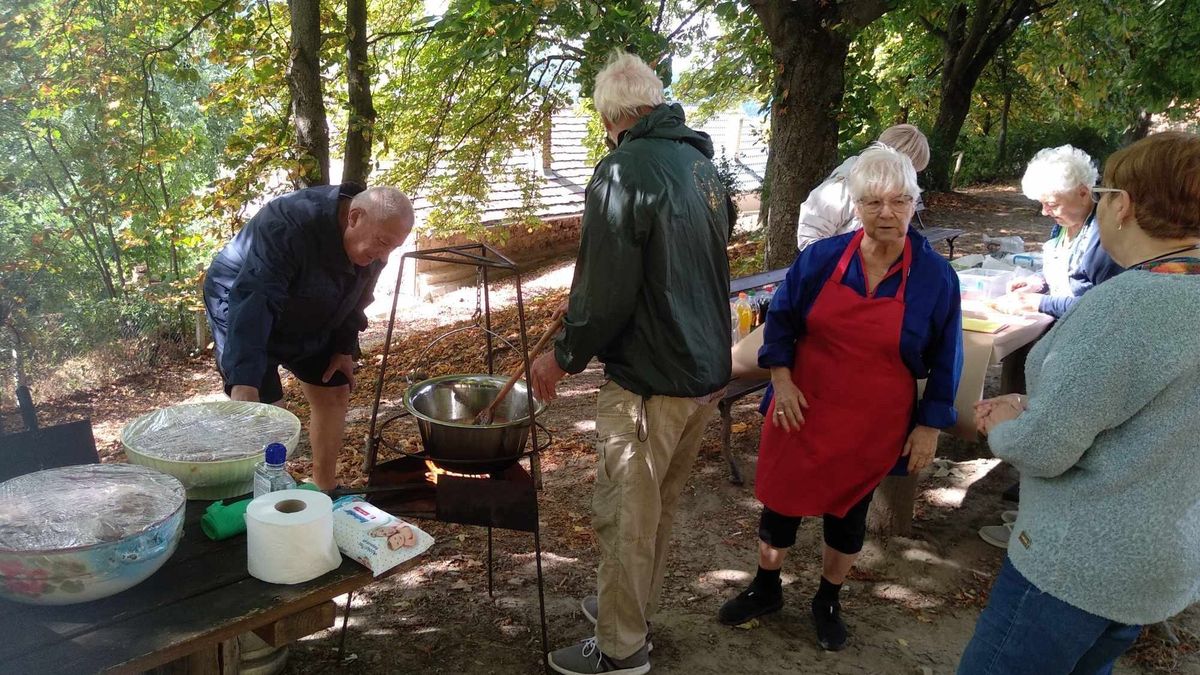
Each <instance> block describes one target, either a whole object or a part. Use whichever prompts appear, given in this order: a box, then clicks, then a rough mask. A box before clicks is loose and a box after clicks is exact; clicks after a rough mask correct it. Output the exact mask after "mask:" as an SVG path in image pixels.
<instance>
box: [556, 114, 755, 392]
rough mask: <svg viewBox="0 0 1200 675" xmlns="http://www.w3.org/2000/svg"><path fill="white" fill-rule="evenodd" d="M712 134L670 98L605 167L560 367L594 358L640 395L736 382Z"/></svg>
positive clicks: (586, 224) (597, 180) (589, 214)
mask: <svg viewBox="0 0 1200 675" xmlns="http://www.w3.org/2000/svg"><path fill="white" fill-rule="evenodd" d="M712 156H713V144H712V140H711V139H710V138H709V137H708V134H705V133H703V132H699V131H694V130H692V129H690V128H688V127H687V126H685V125H684V115H683V108H682V107H681V106H679V105H678V104H674V105H666V104H664V105H660V106H657V107H656V108H654V109H653V110H652V111H650V112H649V113H648V114H646V116H645V117H643V118H642V119H641V120H639V121H638V122H637V124H636V125H634V126H633V127H632V128H631V129H629V130H628V131H626V132H624V133H623V134H622V135H621V138H620V142H619V144H618V146H617V149H616V150H614V151H612V152H611V153H609V154H608V156H606V157H605V158H604V159H602V160H600V163H599V164H597V165H596V171H595V173H593V174H592V179H591V181H590V182H589V183H588V186H587V191H586V193H585V197H584V211H583V226H582V232H581V235H580V242H579V256H578V259H577V260H576V262H575V279H574V281H573V282H572V283H571V299H570V304H569V306H568V309H567V315H566V319H565V321H564V326H565V328H564V330H563V334H562V335H560V336H559V338H558V340H557V342H556V343H555V357H556V359H557V361H558V365H559V367H561V368H562V369H563V370H565V371H567V372H568V373H578V372H580V371H582V370H583V369H584V368H585V367H587V363H588V361H589V360H591V358H592V357H593V356H595V357H598V358H599V359H600V360H601V361H602V362H604V371H605V374H606V375H607V376H608V377H609V378H611V379H612V380H613V381H615V382H616V383H617V384H619V385H620V386H621V387H623V388H625V389H627V390H629V391H632V392H634V393H635V394H639V395H641V396H654V395H659V396H680V397H696V396H704V395H706V394H711V393H712V392H714V391H717V390H718V389H720V388H721V387H723V386H725V384H726V383H727V382H728V381H729V378H730V353H729V349H730V329H731V325H730V317H729V259H728V256H727V254H726V246H727V245H728V243H729V226H730V223H729V213H728V211H727V206H726V204H727V202H728V199H729V197H728V194H727V191H726V189H725V187H724V186H723V185H722V184H721V180H720V178H719V177H718V175H717V170H716V167H714V166H713V163H712V161H711V158H712Z"/></svg>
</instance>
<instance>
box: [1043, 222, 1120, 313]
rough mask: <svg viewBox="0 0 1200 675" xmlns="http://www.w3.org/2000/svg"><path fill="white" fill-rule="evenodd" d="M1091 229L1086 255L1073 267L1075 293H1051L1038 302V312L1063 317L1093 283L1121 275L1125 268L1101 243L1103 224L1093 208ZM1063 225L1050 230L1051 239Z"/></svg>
mask: <svg viewBox="0 0 1200 675" xmlns="http://www.w3.org/2000/svg"><path fill="white" fill-rule="evenodd" d="M1085 227H1087V232H1085V233H1084V236H1086V237H1088V241H1087V242H1086V243H1085V248H1084V251H1083V256H1081V258H1080V260H1079V265H1078V266H1077V267H1076V268H1075V269H1073V270H1071V271H1070V272H1071V276H1070V279H1069V281H1070V284H1071V293H1072V295H1047V296H1046V297H1044V298H1042V299H1041V300H1040V301H1039V302H1038V311H1039V312H1041V313H1042V314H1049V315H1050V316H1052V317H1055V318H1062V315H1063V314H1066V313H1067V310H1069V309H1071V308H1072V307H1074V306H1075V303H1077V302H1079V298H1080V297H1082V296H1083V294H1084V293H1086V292H1087V291H1088V289H1090V288H1091V287H1092V286H1095V285H1096V284H1098V283H1100V282H1101V281H1104V280H1106V279H1111V278H1112V277H1115V276H1117V275H1118V274H1120V273H1121V272H1123V271H1125V268H1124V267H1121V266H1120V265H1118V264H1117V263H1116V262H1114V261H1113V259H1112V258H1110V257H1109V256H1108V252H1107V251H1105V250H1104V247H1103V246H1101V245H1100V225H1099V223H1097V222H1096V211H1095V209H1093V210H1092V215H1091V216H1088V219H1087V223H1085ZM1061 229H1062V228H1061V227H1059V226H1058V225H1055V226H1054V227H1053V228H1051V230H1050V239H1051V240H1053V239H1054V238H1055V237H1057V236H1058V233H1059V231H1060V230H1061Z"/></svg>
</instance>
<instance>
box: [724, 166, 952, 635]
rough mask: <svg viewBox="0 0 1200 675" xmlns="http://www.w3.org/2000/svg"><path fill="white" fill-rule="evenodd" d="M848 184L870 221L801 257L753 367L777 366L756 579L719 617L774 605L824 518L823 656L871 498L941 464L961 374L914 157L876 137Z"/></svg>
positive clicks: (815, 607)
mask: <svg viewBox="0 0 1200 675" xmlns="http://www.w3.org/2000/svg"><path fill="white" fill-rule="evenodd" d="M848 185H849V189H850V192H851V195H852V196H853V199H854V203H855V207H854V208H855V211H856V213H857V215H858V217H859V218H860V219H861V220H862V224H863V228H862V229H861V230H857V231H854V232H848V233H845V234H841V235H838V236H836V237H832V238H829V239H824V240H821V241H819V242H816V243H815V244H813V245H812V246H809V247H808V248H806V249H805V250H804V251H802V252H801V253H800V256H799V257H798V258H797V259H796V262H795V263H794V264H793V265H792V267H791V269H790V270H789V271H788V274H787V278H786V279H785V280H784V283H783V285H782V287H781V288H780V290H779V291H778V292H777V293H776V294H775V297H774V299H773V300H772V301H771V306H770V309H769V310H768V312H767V322H766V327H765V328H764V334H765V335H764V342H763V346H762V348H761V350H760V351H759V353H758V363H759V366H761V367H763V368H769V369H770V371H771V382H772V386H773V388H774V397H773V399H772V401H771V403H770V404H769V406H768V408H767V419H766V421H764V422H763V428H762V437H761V439H760V444H759V455H758V468H757V472H756V477H755V495H756V496H757V497H758V499H759V501H761V502H762V504H763V510H762V516H761V520H760V523H759V528H758V536H759V540H760V541H759V546H758V552H759V556H758V573H757V576H756V577H755V578H754V581H753V582H752V583H751V584H750V586H749V588H747V589H746V590H745V591H743V592H742V593H741V594H740V595H738V596H737V597H735V598H733V599H731V600H729V601H728V602H726V603H725V604H724V605H723V606H722V607H721V609H720V611H719V613H718V618H719V619H720V621H721V622H722V623H725V624H728V625H739V624H742V623H745V622H747V621H749V620H751V619H753V618H755V617H757V616H761V615H763V614H767V613H769V612H774V611H776V610H778V609H780V608H781V607H782V606H783V590H782V585H781V583H780V568H781V567H782V565H783V562H784V558H785V556H786V554H787V550H788V548H790V547H791V546H792V545H793V544H794V543H795V541H796V532H797V528H798V527H799V525H800V521H801V519H803V518H805V517H809V516H813V517H817V516H819V517H821V518H822V519H823V522H824V543H825V545H824V549H823V551H822V573H821V579H820V584H819V588H818V589H817V591H816V594H815V596H814V597H813V599H812V603H811V611H812V618H813V622H814V625H815V628H816V634H817V641H818V643H819V644H820V645H821V647H822V648H824V649H826V650H829V651H836V650H839V649H842V648H843V647H844V646H845V644H846V639H847V630H846V624H845V622H844V621H843V620H842V618H841V606H840V604H839V602H838V594H839V591H840V589H841V586H842V582H843V581H845V579H846V575H847V573H849V571H850V568H851V567H852V566H853V564H854V560H855V558H857V556H858V553H859V551H861V550H862V545H863V539H864V536H865V534H866V520H867V508H868V507H869V506H870V503H871V496H872V494H873V492H874V490H875V488H876V486H878V485H879V483H880V482H881V481H882V480H883V478H884V477H885V476H887V475H888V474H889V472H895V473H900V474H903V473H907V472H915V471H920V470H921V469H922V468H924V467H925V466H927V465H929V463H930V462H931V461H932V460H933V456H934V451H935V450H936V448H937V438H938V432H939V429H944V428H947V427H950V426H952V425H953V424H954V422H955V419H956V413H955V410H954V395H955V392H956V390H957V388H958V377H959V372H960V371H961V369H962V331H961V326H962V316H961V313H960V307H959V289H958V277H957V276H956V275H955V274H954V271H953V270H952V269H951V268H950V265H949V263H947V262H946V261H945V259H943V258H942V257H941V256H940V255H938V254H937V253H936V252H935V251H934V250H933V248H932V247H931V246H930V245H929V242H928V241H926V240H925V238H924V237H922V236H921V235H920V234H919V233H917V232H915V231H911V230H909V228H908V224H909V221H910V220H911V219H912V217H913V203H914V201H915V200H916V197H917V195H918V194H919V193H920V188H918V187H917V174H916V171H915V170H914V169H913V165H912V161H911V160H910V159H909V158H908V157H907V156H906V155H904V154H903V153H901V152H899V151H897V150H894V149H892V148H890V147H887V146H884V145H881V144H875V145H873V146H872V147H870V148H869V149H867V151H866V152H864V153H862V155H861V156H860V157H859V159H858V161H857V162H856V163H855V166H854V168H853V170H852V171H851V172H850V175H849V179H848ZM922 378H928V381H927V384H926V387H925V391H924V394H923V396H922V398H921V400H920V401H918V400H917V395H916V381H917V380H918V379H922Z"/></svg>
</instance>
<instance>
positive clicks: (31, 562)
mask: <svg viewBox="0 0 1200 675" xmlns="http://www.w3.org/2000/svg"><path fill="white" fill-rule="evenodd" d="M186 503H187V502H186V499H185V497H184V489H183V485H182V484H181V483H180V482H179V481H178V480H176V479H175V478H173V477H171V476H168V475H165V474H162V473H160V472H157V471H154V470H152V469H150V468H147V467H142V466H134V465H130V464H85V465H80V466H67V467H61V468H57V469H47V470H45V471H38V472H36V473H31V474H26V475H24V476H18V477H16V478H13V479H10V480H8V481H6V482H5V483H2V484H0V596H2V597H4V598H7V599H9V600H15V601H17V602H23V603H27V604H33V605H68V604H74V603H79V602H88V601H91V600H97V599H100V598H104V597H108V596H110V595H113V594H115V593H119V592H121V591H123V590H125V589H127V588H130V587H132V586H134V585H136V584H138V583H140V582H141V581H143V580H145V579H146V578H147V577H149V576H150V575H151V574H154V572H156V571H157V570H158V568H160V567H162V565H163V563H165V562H166V561H167V559H168V558H170V557H171V555H172V554H173V553H174V552H175V548H176V546H178V544H179V538H180V537H181V536H182V534H183V514H184V506H185V504H186Z"/></svg>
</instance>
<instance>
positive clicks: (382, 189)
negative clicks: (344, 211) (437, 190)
mask: <svg viewBox="0 0 1200 675" xmlns="http://www.w3.org/2000/svg"><path fill="white" fill-rule="evenodd" d="M350 206H351V207H358V208H361V209H363V210H364V211H366V212H367V213H370V214H371V215H372V216H373V217H375V218H380V219H382V220H385V221H386V220H393V219H397V218H398V219H401V220H404V221H406V222H409V223H410V224H411V221H412V218H413V208H412V203H411V202H410V201H409V200H408V195H406V194H404V193H403V192H401V191H400V190H397V189H396V188H394V187H387V186H382V185H381V186H378V187H369V188H367V189H366V190H363V191H362V192H360V193H358V194H356V195H354V199H353V200H352V201H351V202H350Z"/></svg>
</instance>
